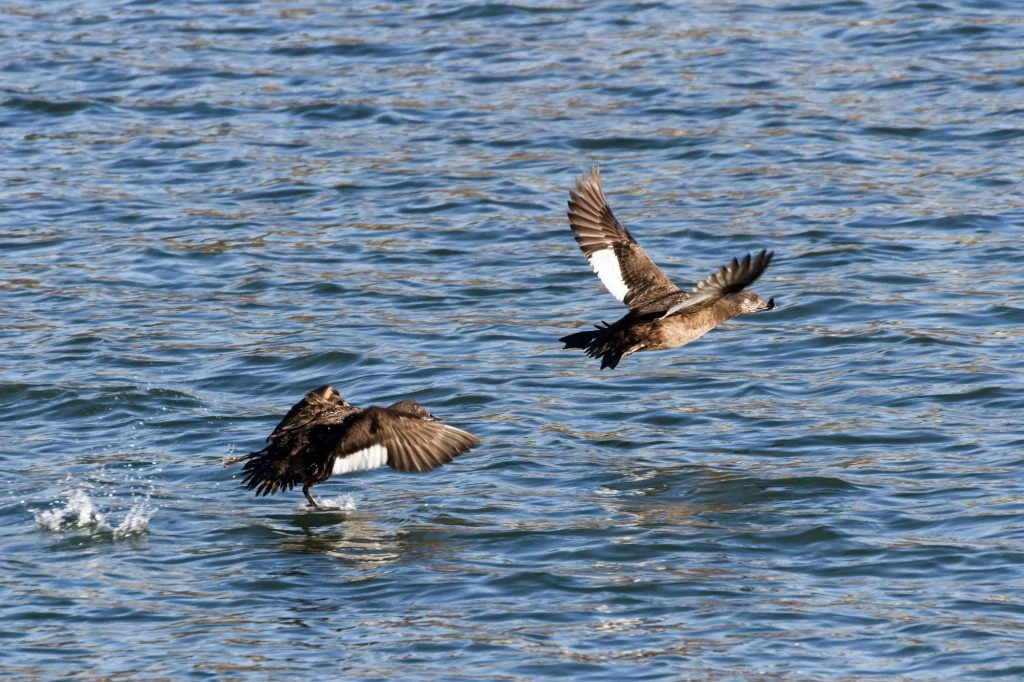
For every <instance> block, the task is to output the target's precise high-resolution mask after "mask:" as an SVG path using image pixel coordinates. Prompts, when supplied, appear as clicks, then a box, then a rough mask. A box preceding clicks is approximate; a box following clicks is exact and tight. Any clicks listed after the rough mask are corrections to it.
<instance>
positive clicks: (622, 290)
mask: <svg viewBox="0 0 1024 682" xmlns="http://www.w3.org/2000/svg"><path fill="white" fill-rule="evenodd" d="M587 260H589V261H590V267H592V268H594V272H596V273H597V276H598V277H600V278H601V282H603V283H604V286H605V288H606V289H608V291H609V292H610V293H611V295H612V296H614V297H615V298H617V299H618V300H619V301H623V300H625V298H626V294H628V293H629V287H627V286H626V282H625V280H623V279H622V269H621V268H620V267H619V259H618V258H617V257H616V255H615V252H614V251H613V250H611V249H601V250H600V251H594V252H593V253H592V254H590V256H589V258H588V259H587Z"/></svg>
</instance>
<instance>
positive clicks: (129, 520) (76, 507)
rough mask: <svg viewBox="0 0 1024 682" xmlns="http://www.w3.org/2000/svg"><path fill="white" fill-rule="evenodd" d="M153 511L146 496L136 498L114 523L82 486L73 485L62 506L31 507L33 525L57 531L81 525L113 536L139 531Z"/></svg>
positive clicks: (89, 529) (120, 536)
mask: <svg viewBox="0 0 1024 682" xmlns="http://www.w3.org/2000/svg"><path fill="white" fill-rule="evenodd" d="M155 513H156V510H155V509H150V508H149V505H148V503H147V500H141V501H136V502H135V503H133V504H132V506H131V507H130V508H129V509H128V512H127V513H126V514H125V516H124V518H123V519H122V520H121V522H120V523H118V524H117V525H116V526H114V525H111V523H110V522H108V521H107V517H106V515H105V514H103V513H101V512H100V511H99V510H98V509H97V508H96V505H95V504H94V503H93V501H92V499H91V498H90V497H89V495H88V494H86V492H85V491H84V490H80V489H75V490H72V491H71V492H70V493H69V494H68V499H67V501H66V502H65V503H64V506H63V507H58V508H54V509H49V510H46V511H41V512H36V511H33V512H32V515H33V516H34V517H35V520H36V525H37V526H39V527H40V528H42V529H43V530H48V531H51V532H54V533H60V532H63V531H67V530H70V529H81V530H85V531H86V532H88V534H90V535H112V536H113V537H115V538H123V537H129V536H132V535H140V534H142V533H144V532H145V531H146V529H147V528H148V527H149V520H150V519H151V518H153V514H155Z"/></svg>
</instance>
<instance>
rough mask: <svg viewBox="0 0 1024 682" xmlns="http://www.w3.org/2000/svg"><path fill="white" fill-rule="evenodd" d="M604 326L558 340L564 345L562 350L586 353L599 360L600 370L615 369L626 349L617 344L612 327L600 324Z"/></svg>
mask: <svg viewBox="0 0 1024 682" xmlns="http://www.w3.org/2000/svg"><path fill="white" fill-rule="evenodd" d="M601 324H603V325H604V326H601V325H594V329H593V330H587V331H582V332H576V333H575V334H569V335H568V336H563V337H562V338H560V339H559V341H561V342H562V343H564V344H565V348H564V349H570V348H578V349H580V350H582V351H586V353H587V355H589V356H590V357H592V358H601V369H604V368H605V367H609V368H611V369H615V367H616V366H617V365H618V364H619V360H621V359H622V356H623V355H625V354H626V349H625V348H623V347H622V346H621V344H620V343H619V339H618V338H617V337H618V335H617V334H616V330H615V329H614V325H610V324H608V323H607V322H602V323H601Z"/></svg>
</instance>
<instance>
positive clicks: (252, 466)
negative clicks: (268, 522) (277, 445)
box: [224, 447, 300, 497]
mask: <svg viewBox="0 0 1024 682" xmlns="http://www.w3.org/2000/svg"><path fill="white" fill-rule="evenodd" d="M269 450H270V447H267V448H264V449H263V450H259V451H258V452H250V453H249V454H247V455H241V456H239V457H232V458H231V459H229V460H228V461H226V462H224V466H230V465H232V464H238V463H239V462H245V466H243V467H242V485H243V486H245V489H246V490H255V491H256V496H257V497H259V496H261V495H273V494H274V493H276V492H277V491H278V490H291V489H292V488H294V487H295V484H296V483H299V482H300V481H298V480H296V479H295V478H294V477H293V476H289V475H288V474H287V473H286V472H285V471H284V467H282V466H281V459H280V457H279V456H277V453H272V452H269Z"/></svg>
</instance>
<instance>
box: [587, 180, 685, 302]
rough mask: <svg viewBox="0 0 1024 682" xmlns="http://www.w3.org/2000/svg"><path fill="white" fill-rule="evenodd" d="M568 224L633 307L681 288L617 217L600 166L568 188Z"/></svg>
mask: <svg viewBox="0 0 1024 682" xmlns="http://www.w3.org/2000/svg"><path fill="white" fill-rule="evenodd" d="M569 226H570V227H571V228H572V231H573V234H574V235H575V236H576V242H577V243H578V244H579V245H580V249H582V251H583V253H584V254H585V255H586V256H587V260H589V261H590V265H591V267H592V268H593V269H594V272H596V273H597V276H598V277H600V278H601V281H602V282H603V283H604V285H605V287H606V288H607V289H608V291H609V292H610V293H611V294H612V296H614V297H615V298H617V299H618V300H620V301H622V302H623V303H625V304H626V305H627V306H629V308H630V309H636V308H639V307H641V306H643V305H646V304H648V303H650V302H651V301H655V300H657V299H660V298H663V297H665V296H668V295H670V294H673V293H676V292H678V291H679V287H677V286H676V285H675V284H672V282H671V280H669V278H668V277H667V276H666V275H665V273H664V272H662V271H661V269H660V268H659V267H658V266H657V265H655V264H654V261H652V260H651V259H650V257H649V256H648V255H647V254H646V253H645V252H644V250H643V249H642V248H641V247H640V245H639V244H638V243H637V241H636V239H634V238H633V235H631V234H630V233H629V230H627V229H626V228H625V227H623V226H622V225H621V224H620V223H619V221H618V220H616V219H615V215H614V214H613V213H612V209H611V208H610V207H609V206H608V202H607V200H605V198H604V191H603V190H602V189H601V173H600V170H599V169H598V167H597V166H594V167H593V168H591V171H590V176H589V177H588V176H587V174H586V172H584V173H583V177H582V178H581V179H579V180H577V181H576V190H575V191H572V190H570V191H569Z"/></svg>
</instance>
